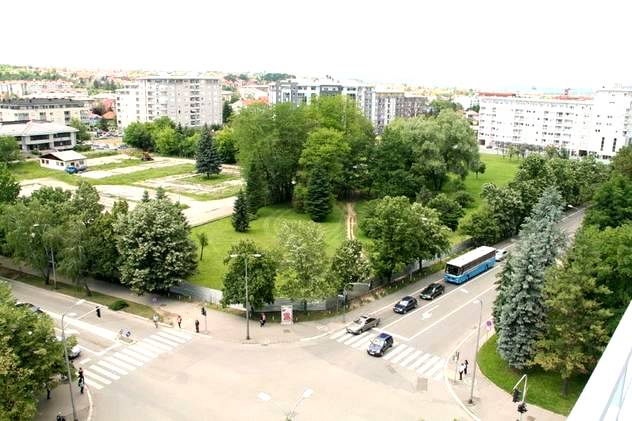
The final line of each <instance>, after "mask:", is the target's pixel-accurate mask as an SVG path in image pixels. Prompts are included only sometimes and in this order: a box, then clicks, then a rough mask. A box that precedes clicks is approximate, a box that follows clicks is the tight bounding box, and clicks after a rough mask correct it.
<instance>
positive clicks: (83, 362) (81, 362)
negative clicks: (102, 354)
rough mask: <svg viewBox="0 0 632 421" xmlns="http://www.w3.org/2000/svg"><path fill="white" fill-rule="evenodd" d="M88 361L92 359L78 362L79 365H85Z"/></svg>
mask: <svg viewBox="0 0 632 421" xmlns="http://www.w3.org/2000/svg"><path fill="white" fill-rule="evenodd" d="M88 361H92V358H84V359H83V360H81V361H79V364H80V365H85V364H86V363H87V362H88Z"/></svg>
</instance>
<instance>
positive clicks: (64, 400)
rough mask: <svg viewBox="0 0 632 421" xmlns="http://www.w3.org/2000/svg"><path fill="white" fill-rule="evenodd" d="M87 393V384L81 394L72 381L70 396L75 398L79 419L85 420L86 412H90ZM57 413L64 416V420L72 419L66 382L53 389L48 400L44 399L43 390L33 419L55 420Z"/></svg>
mask: <svg viewBox="0 0 632 421" xmlns="http://www.w3.org/2000/svg"><path fill="white" fill-rule="evenodd" d="M89 393H90V391H89V390H88V386H86V387H85V389H84V393H83V395H82V394H81V393H80V392H79V388H78V387H77V383H76V382H75V383H73V385H72V396H73V398H74V400H75V409H76V411H77V418H79V419H80V420H87V419H88V414H89V413H90V412H91V411H90V406H91V402H90V401H91V397H90V396H89ZM59 413H61V415H63V416H64V417H65V418H66V421H72V406H71V404H70V391H69V390H68V383H61V384H59V385H58V386H57V387H56V388H55V389H53V390H52V391H51V394H50V400H48V399H46V392H44V395H42V397H41V398H40V401H39V404H38V405H37V417H36V418H35V419H36V420H38V421H55V419H56V418H57V414H59Z"/></svg>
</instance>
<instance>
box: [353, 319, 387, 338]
mask: <svg viewBox="0 0 632 421" xmlns="http://www.w3.org/2000/svg"><path fill="white" fill-rule="evenodd" d="M379 324H380V319H379V317H371V316H361V317H360V318H359V319H357V320H354V321H353V323H351V324H350V325H349V326H347V332H349V333H352V334H354V335H358V334H360V333H362V332H365V331H367V330H370V329H373V328H374V327H377V325H379Z"/></svg>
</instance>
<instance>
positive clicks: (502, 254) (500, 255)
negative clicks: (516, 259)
mask: <svg viewBox="0 0 632 421" xmlns="http://www.w3.org/2000/svg"><path fill="white" fill-rule="evenodd" d="M507 256H509V252H508V251H507V250H505V249H497V250H496V261H497V262H500V261H502V260H505V259H506V258H507Z"/></svg>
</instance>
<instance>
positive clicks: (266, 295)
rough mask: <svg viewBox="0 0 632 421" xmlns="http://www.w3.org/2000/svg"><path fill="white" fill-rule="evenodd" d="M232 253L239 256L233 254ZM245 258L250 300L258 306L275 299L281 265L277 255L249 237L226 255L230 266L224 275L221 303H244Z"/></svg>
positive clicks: (251, 303) (254, 305)
mask: <svg viewBox="0 0 632 421" xmlns="http://www.w3.org/2000/svg"><path fill="white" fill-rule="evenodd" d="M254 254H259V255H260V256H259V257H254V256H253V255H254ZM231 255H233V256H237V257H231ZM245 259H248V295H249V297H248V302H249V304H250V305H251V306H253V307H255V308H259V307H261V306H263V305H264V304H266V303H267V304H271V303H273V302H274V290H275V285H274V282H275V278H276V274H277V266H278V264H277V262H276V260H275V256H274V255H273V254H272V253H271V252H269V251H266V250H264V249H262V248H260V247H259V246H258V245H256V244H255V243H254V242H252V241H250V240H241V241H240V242H239V243H237V244H234V245H233V246H232V247H231V248H230V250H229V251H228V254H227V256H226V258H225V259H224V264H225V265H229V266H228V271H227V272H226V275H224V287H223V288H222V305H224V306H226V305H230V304H245V301H246V281H245V274H246V268H245V265H246V262H245Z"/></svg>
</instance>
